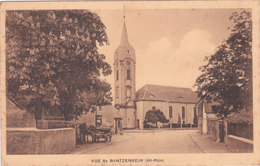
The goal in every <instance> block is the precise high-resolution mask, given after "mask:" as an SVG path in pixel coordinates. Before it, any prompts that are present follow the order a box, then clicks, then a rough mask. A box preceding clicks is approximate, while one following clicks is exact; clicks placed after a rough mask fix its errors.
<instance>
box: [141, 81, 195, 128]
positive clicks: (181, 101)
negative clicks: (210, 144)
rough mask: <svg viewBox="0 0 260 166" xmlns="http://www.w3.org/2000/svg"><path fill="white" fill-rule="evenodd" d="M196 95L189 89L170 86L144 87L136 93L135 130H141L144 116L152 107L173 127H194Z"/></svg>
mask: <svg viewBox="0 0 260 166" xmlns="http://www.w3.org/2000/svg"><path fill="white" fill-rule="evenodd" d="M196 101H197V95H196V93H195V92H193V91H192V90H191V89H189V88H177V87H171V86H160V85H145V86H144V87H143V88H141V89H140V90H138V91H137V92H136V122H137V125H136V127H137V128H141V129H142V128H143V124H142V123H143V121H144V118H145V114H146V112H147V111H148V110H150V109H151V108H152V107H153V106H155V107H156V108H157V109H159V110H160V111H162V112H163V113H164V115H165V117H166V119H169V124H170V126H171V127H172V126H173V125H178V124H179V123H180V124H181V125H183V124H184V125H186V126H187V125H189V126H192V125H196V124H194V118H196V116H197V111H196V107H195V104H196Z"/></svg>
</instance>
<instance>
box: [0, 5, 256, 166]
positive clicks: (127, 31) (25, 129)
mask: <svg viewBox="0 0 260 166" xmlns="http://www.w3.org/2000/svg"><path fill="white" fill-rule="evenodd" d="M75 3H76V2H75ZM107 3H108V2H107ZM114 3H116V2H114ZM147 3H148V2H147ZM147 3H145V2H143V3H142V4H143V6H142V5H140V4H139V5H137V4H138V3H137V4H135V3H133V4H132V3H130V2H129V3H126V2H125V3H123V2H121V3H119V2H118V5H117V6H116V7H115V8H113V7H110V8H109V7H108V8H106V7H102V8H100V6H99V5H97V7H95V5H90V6H91V7H89V8H88V5H87V4H88V2H82V4H86V5H85V6H83V7H81V8H75V7H71V8H70V7H64V8H62V7H60V6H59V7H58V8H53V7H50V8H48V7H46V6H48V4H49V3H46V4H45V6H44V9H41V8H39V9H34V8H30V7H28V8H27V7H26V8H20V7H17V8H15V7H9V8H8V5H11V4H12V3H10V4H8V3H7V5H6V6H7V7H6V9H3V8H2V9H1V11H2V12H1V23H4V25H2V24H1V35H2V36H4V37H1V49H2V50H1V64H4V69H3V70H1V79H2V78H4V79H3V81H2V83H3V84H4V85H3V86H2V87H4V88H3V89H2V88H1V89H2V90H1V95H2V99H1V102H2V103H4V104H5V106H4V107H1V110H2V117H3V116H4V117H5V118H4V120H3V118H2V147H3V146H5V148H4V150H3V149H2V154H3V153H4V154H5V155H6V156H9V157H11V158H12V157H15V156H17V157H19V156H20V157H23V156H26V157H30V156H32V155H34V156H38V157H41V156H42V157H44V156H46V155H51V156H53V157H55V156H59V155H66V156H71V155H72V156H78V157H79V154H80V155H86V156H90V155H94V156H95V155H97V156H98V155H103V156H109V155H115V156H113V157H108V158H103V157H89V158H88V159H89V160H88V162H89V163H90V164H92V165H93V164H94V165H95V164H97V165H99V164H108V165H113V164H121V165H122V164H127V165H129V164H130V165H132V164H134V165H135V164H149V163H150V164H157V165H164V164H165V162H166V160H167V158H164V157H142V155H144V156H145V155H154V154H160V155H164V154H165V155H166V154H167V155H181V154H187V155H189V154H209V155H210V154H225V155H232V154H241V155H242V154H244V155H250V154H251V155H254V154H255V153H256V151H258V150H257V149H258V146H259V145H258V144H259V143H258V144H255V143H256V141H255V139H256V137H257V135H258V136H259V134H257V132H254V131H256V128H257V124H256V123H254V122H256V121H255V119H256V118H258V117H259V116H258V115H257V116H255V117H254V115H255V111H256V107H255V105H256V103H255V101H258V100H257V99H255V97H258V95H257V92H258V91H256V90H255V89H254V88H259V85H260V84H259V85H258V84H255V81H257V80H258V78H257V77H259V72H257V70H256V69H255V67H256V66H254V65H253V64H257V65H259V64H260V63H259V57H256V52H255V51H254V46H255V43H253V41H254V42H256V40H253V39H255V37H254V34H253V32H255V29H254V27H255V26H256V25H255V24H258V22H256V21H254V19H256V16H255V15H254V9H253V7H250V6H249V7H246V6H245V7H215V8H210V7H196V6H195V7H183V8H181V7H159V6H158V7H157V8H155V7H147V6H145V4H147ZM158 3H159V4H163V2H157V3H155V4H158ZM164 3H165V4H166V3H167V2H164ZM32 4H34V3H32ZM57 4H59V3H57ZM60 4H61V2H60ZM71 4H73V3H72V2H71ZM169 4H170V5H172V3H169ZM50 5H51V3H50ZM64 6H65V5H64ZM173 6H174V5H173ZM191 6H192V5H191ZM2 7H3V6H2ZM3 39H4V40H3ZM3 43H4V44H3ZM257 44H258V45H259V43H257ZM3 49H4V53H3ZM3 56H4V58H3ZM257 56H259V55H257ZM3 60H4V61H3ZM254 61H257V62H254ZM1 69H2V68H1ZM3 71H4V72H3ZM1 85H2V84H1ZM3 110H4V111H3ZM3 112H4V113H3ZM257 122H258V121H257ZM3 133H4V134H3ZM3 135H4V137H3ZM3 142H4V144H3ZM3 151H4V152H3ZM119 154H120V155H124V154H125V155H126V157H116V156H117V155H119ZM131 154H132V155H136V154H139V157H137V156H135V157H127V156H128V155H131ZM154 156H156V155H154ZM158 156H159V155H158ZM169 158H170V157H169ZM256 160H258V162H259V158H258V159H256ZM9 161H10V160H9ZM71 161H73V159H71ZM252 161H253V160H252ZM2 162H3V159H2ZM248 162H249V163H250V161H248ZM4 163H8V160H6V161H4ZM13 163H14V162H13ZM167 163H168V162H167ZM168 164H169V163H168ZM172 164H173V163H172ZM229 164H231V163H229ZM258 164H260V163H258ZM7 165H8V164H7ZM10 165H11V164H10ZM40 165H41V164H40ZM43 165H44V164H43ZM69 165H74V163H73V162H70V163H69ZM78 165H80V164H78ZM170 165H171V164H170ZM173 165H178V164H177V163H175V164H173ZM180 165H182V164H180Z"/></svg>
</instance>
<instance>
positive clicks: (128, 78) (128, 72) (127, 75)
mask: <svg viewBox="0 0 260 166" xmlns="http://www.w3.org/2000/svg"><path fill="white" fill-rule="evenodd" d="M130 74H131V73H130V69H127V71H126V79H127V80H130V79H131V76H130Z"/></svg>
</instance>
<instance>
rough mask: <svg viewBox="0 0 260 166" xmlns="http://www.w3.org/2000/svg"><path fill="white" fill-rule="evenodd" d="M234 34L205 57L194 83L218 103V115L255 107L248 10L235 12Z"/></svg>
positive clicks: (199, 89) (200, 92) (199, 92)
mask: <svg viewBox="0 0 260 166" xmlns="http://www.w3.org/2000/svg"><path fill="white" fill-rule="evenodd" d="M230 20H231V21H232V23H233V27H232V28H231V34H230V36H229V37H228V39H226V40H225V41H224V42H223V43H222V44H221V45H220V46H219V47H218V48H217V51H216V52H215V54H213V55H212V56H210V57H206V59H205V60H206V61H207V64H206V65H204V66H202V67H200V70H201V71H202V74H201V75H200V76H199V77H198V78H197V80H196V83H195V86H196V87H197V92H198V96H199V97H202V98H205V99H206V100H207V101H213V102H215V103H218V104H217V106H216V107H215V108H217V109H215V111H216V113H217V115H219V116H221V117H226V116H227V115H228V114H230V112H237V111H238V110H241V109H243V108H245V109H247V110H251V109H252V21H251V13H250V12H248V11H240V12H234V13H233V14H232V16H231V17H230Z"/></svg>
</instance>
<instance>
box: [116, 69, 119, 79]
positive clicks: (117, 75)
mask: <svg viewBox="0 0 260 166" xmlns="http://www.w3.org/2000/svg"><path fill="white" fill-rule="evenodd" d="M116 80H117V81H118V80H119V73H118V70H116Z"/></svg>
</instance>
